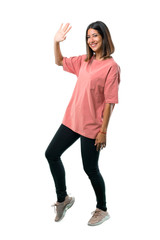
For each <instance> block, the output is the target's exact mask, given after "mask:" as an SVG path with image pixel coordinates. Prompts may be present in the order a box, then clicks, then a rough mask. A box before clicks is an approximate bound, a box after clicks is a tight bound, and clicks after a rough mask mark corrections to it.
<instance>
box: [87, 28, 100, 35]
mask: <svg viewBox="0 0 160 240" xmlns="http://www.w3.org/2000/svg"><path fill="white" fill-rule="evenodd" d="M94 33H98V31H97V30H96V29H93V28H89V29H88V33H87V34H88V35H92V34H94Z"/></svg>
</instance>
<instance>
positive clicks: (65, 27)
mask: <svg viewBox="0 0 160 240" xmlns="http://www.w3.org/2000/svg"><path fill="white" fill-rule="evenodd" d="M68 26H69V23H66V25H65V26H64V28H63V31H66V30H67V28H68Z"/></svg>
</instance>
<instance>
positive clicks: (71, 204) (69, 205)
mask: <svg viewBox="0 0 160 240" xmlns="http://www.w3.org/2000/svg"><path fill="white" fill-rule="evenodd" d="M74 202H75V198H74V197H72V200H71V202H70V203H68V204H67V205H66V206H65V208H64V211H63V214H62V217H61V218H60V219H59V220H58V221H56V222H60V221H61V220H62V219H63V218H64V216H65V214H66V212H67V210H68V209H69V208H71V207H72V206H73V204H74Z"/></svg>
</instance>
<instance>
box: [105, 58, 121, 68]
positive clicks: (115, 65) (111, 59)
mask: <svg viewBox="0 0 160 240" xmlns="http://www.w3.org/2000/svg"><path fill="white" fill-rule="evenodd" d="M108 64H109V69H112V70H115V71H120V66H119V64H118V63H117V62H116V61H115V60H114V58H113V57H112V58H110V59H109V63H108Z"/></svg>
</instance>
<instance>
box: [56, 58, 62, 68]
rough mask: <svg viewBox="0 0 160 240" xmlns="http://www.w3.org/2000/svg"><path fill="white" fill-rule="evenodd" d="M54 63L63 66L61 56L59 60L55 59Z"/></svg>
mask: <svg viewBox="0 0 160 240" xmlns="http://www.w3.org/2000/svg"><path fill="white" fill-rule="evenodd" d="M55 64H56V65H58V66H63V58H62V59H61V60H59V61H57V60H56V59H55Z"/></svg>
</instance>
